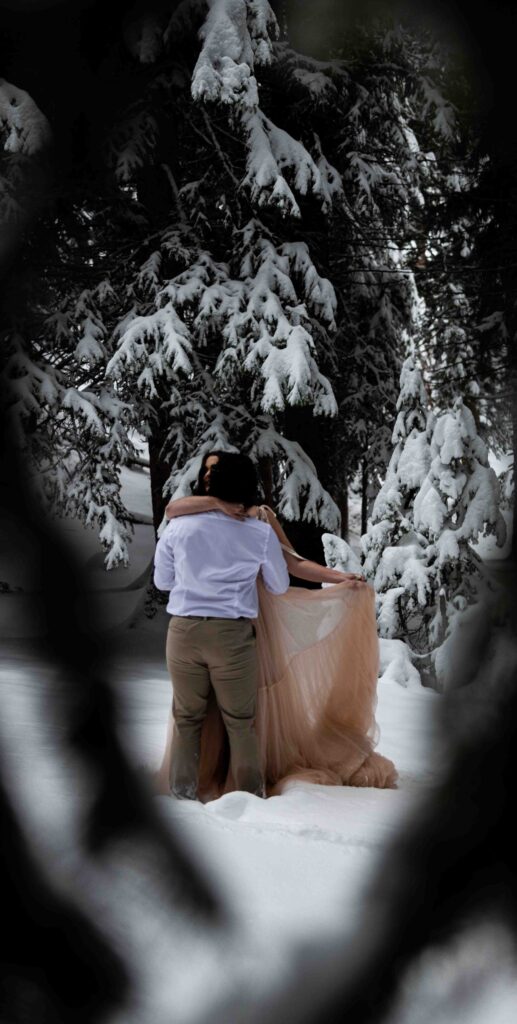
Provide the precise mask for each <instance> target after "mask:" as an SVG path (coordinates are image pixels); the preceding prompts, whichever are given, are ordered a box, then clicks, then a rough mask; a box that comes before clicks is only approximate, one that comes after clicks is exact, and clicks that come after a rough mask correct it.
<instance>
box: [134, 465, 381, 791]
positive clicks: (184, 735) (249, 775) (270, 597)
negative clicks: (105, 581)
mask: <svg viewBox="0 0 517 1024" xmlns="http://www.w3.org/2000/svg"><path fill="white" fill-rule="evenodd" d="M257 501H258V481H257V476H256V471H255V467H254V465H253V463H252V461H251V459H249V458H247V457H246V456H244V455H240V454H236V453H230V452H222V451H217V452H210V453H208V454H205V456H204V457H203V459H202V464H201V468H200V472H199V477H198V482H197V486H196V488H195V489H194V494H193V496H192V497H191V498H180V499H178V500H177V501H172V502H170V503H169V505H168V506H167V509H166V516H167V518H168V519H169V520H170V522H169V523H168V525H167V527H166V529H165V531H164V532H163V534H162V536H161V538H160V540H159V542H158V546H157V549H156V558H155V577H154V578H155V584H156V586H157V587H158V589H160V590H167V591H169V603H168V606H167V610H168V612H169V613H170V615H171V620H170V624H169V630H168V636H167V664H168V668H169V672H170V675H171V680H172V685H173V703H172V709H171V714H170V717H169V727H168V733H167V741H166V747H165V752H164V756H163V760H162V764H161V767H160V769H159V771H158V772H157V774H156V784H157V789H158V792H161V793H172V794H173V795H174V796H176V797H178V798H179V799H201V800H204V801H206V800H210V799H213V798H215V797H218V796H220V795H222V794H223V793H225V792H229V791H231V790H235V789H238V790H244V791H247V792H250V793H253V794H255V795H257V796H266V795H272V794H273V793H279V792H280V791H281V789H282V787H283V785H284V784H285V782H286V781H287V780H288V779H293V778H297V779H305V780H308V781H312V782H319V783H324V784H328V785H355V786H357V785H360V786H368V785H370V786H377V787H394V786H395V785H396V778H397V776H396V771H395V768H394V765H393V764H392V762H391V761H389V760H388V759H387V758H384V757H382V756H381V755H379V754H377V753H375V752H374V751H373V746H374V744H375V742H376V739H377V737H376V725H375V717H374V714H375V705H376V686H377V672H378V640H377V633H376V626H375V614H374V604H373V591H372V590H371V588H370V587H368V586H367V585H366V584H365V583H364V580H363V578H362V577H361V576H358V575H357V574H353V573H341V572H337V571H335V570H333V569H329V568H327V567H325V566H322V565H318V564H317V563H315V562H310V561H308V560H306V559H304V558H302V557H301V556H300V555H298V554H297V553H296V552H295V551H294V550H293V548H292V547H291V545H290V543H289V540H288V538H287V536H286V535H285V533H284V531H283V530H282V527H281V526H280V524H279V522H278V520H277V518H276V516H275V514H274V512H273V511H272V510H271V509H269V508H268V507H267V506H264V505H258V504H257ZM289 573H291V575H293V576H297V577H298V578H301V579H306V580H312V581H315V582H319V583H333V584H336V586H333V587H329V588H325V589H324V590H307V589H304V588H299V587H289Z"/></svg>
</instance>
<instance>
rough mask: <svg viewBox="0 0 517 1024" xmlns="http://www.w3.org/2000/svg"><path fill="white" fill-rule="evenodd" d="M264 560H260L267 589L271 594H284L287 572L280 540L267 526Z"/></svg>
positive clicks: (286, 585)
mask: <svg viewBox="0 0 517 1024" xmlns="http://www.w3.org/2000/svg"><path fill="white" fill-rule="evenodd" d="M267 532H268V536H267V541H266V548H265V551H264V561H263V562H262V566H261V568H262V578H263V580H264V583H265V585H266V588H267V590H270V591H271V593H272V594H285V592H286V590H287V588H288V587H289V573H288V571H287V565H286V563H285V558H284V556H283V554H282V548H281V547H280V541H279V540H278V537H277V535H276V533H275V531H274V530H273V529H272V527H271V526H269V527H268V531H267Z"/></svg>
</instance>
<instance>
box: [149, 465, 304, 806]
mask: <svg viewBox="0 0 517 1024" xmlns="http://www.w3.org/2000/svg"><path fill="white" fill-rule="evenodd" d="M255 492H256V474H255V468H254V466H253V463H252V462H251V460H250V459H248V458H247V457H246V456H243V455H236V454H233V453H226V452H225V453H224V454H223V455H221V457H220V458H219V461H218V464H217V466H215V467H214V470H213V473H212V481H211V487H210V493H211V494H212V495H213V496H214V497H218V498H222V499H223V500H225V501H231V502H239V503H242V504H243V505H245V506H249V505H252V504H255ZM259 573H262V579H263V581H264V584H265V586H266V587H267V589H268V590H270V591H272V592H273V593H274V594H283V593H284V592H285V591H286V590H287V588H288V586H289V574H288V572H287V566H286V562H285V559H284V556H283V554H282V549H281V547H280V543H279V541H278V538H277V536H276V534H275V532H274V530H272V528H271V527H270V526H269V524H268V523H264V522H261V521H260V520H258V519H255V518H248V519H245V520H243V521H240V520H238V519H235V518H232V517H231V516H227V515H225V513H224V512H218V511H215V512H202V513H200V514H196V515H189V516H182V517H178V518H177V519H172V520H171V521H170V523H169V524H168V526H167V528H166V530H165V531H164V533H163V534H162V536H161V538H160V540H159V542H158V545H157V548H156V556H155V570H154V582H155V585H156V587H158V589H159V590H168V591H170V594H169V603H168V605H167V611H168V612H169V613H170V614H171V620H170V624H169V630H168V636H167V665H168V668H169V672H170V674H171V678H172V683H173V691H174V700H173V714H174V736H173V743H172V759H171V776H170V783H171V791H172V793H173V795H174V796H176V797H179V798H180V799H191V800H192V799H196V797H197V784H198V774H199V751H200V738H201V728H202V725H203V720H204V718H205V714H206V709H207V702H208V697H209V694H210V689H211V687H213V689H214V691H215V696H216V699H217V703H218V705H219V708H220V711H221V715H222V718H223V721H224V724H225V727H226V731H227V734H228V739H229V742H230V752H231V766H232V772H233V777H234V782H235V785H236V788H237V789H241V790H245V791H247V792H250V793H255V794H256V795H258V796H264V795H265V791H264V780H263V777H262V771H261V767H260V760H259V753H258V744H257V737H256V733H255V706H256V693H257V664H256V652H255V629H254V626H253V623H252V621H251V620H252V619H254V618H256V617H257V615H258V596H257V583H256V581H257V576H258V574H259Z"/></svg>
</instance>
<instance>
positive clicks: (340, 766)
mask: <svg viewBox="0 0 517 1024" xmlns="http://www.w3.org/2000/svg"><path fill="white" fill-rule="evenodd" d="M258 587H259V607H260V611H259V616H258V619H257V620H256V633H257V658H258V694H257V713H256V722H255V725H256V731H257V736H258V741H259V749H260V754H261V759H262V768H263V773H264V778H265V780H266V789H267V794H268V796H274V795H277V794H279V793H281V792H282V789H283V788H284V786H285V785H286V783H287V782H290V781H292V780H293V779H297V780H303V781H306V782H313V783H319V784H320V785H329V786H374V787H377V788H385V789H386V788H389V789H395V788H396V784H397V772H396V769H395V766H394V764H393V762H392V761H390V760H389V759H388V758H386V757H383V756H382V755H381V754H378V753H377V752H376V751H375V750H374V747H375V746H376V744H377V742H378V729H377V725H376V721H375V711H376V705H377V677H378V670H379V642H378V638H377V627H376V621H375V610H374V592H373V590H372V588H371V587H369V586H367V585H364V586H361V587H352V586H350V584H348V583H340V584H337V585H336V586H332V587H325V588H324V589H322V590H307V589H304V588H301V587H290V588H289V590H288V591H287V592H286V593H285V594H280V595H276V594H271V593H269V591H267V590H266V589H265V587H264V586H263V585H262V584H261V583H260V581H259V583H258ZM173 724H174V723H173V717H172V708H171V713H170V715H169V723H168V729H167V739H166V744H165V751H164V755H163V759H162V762H161V765H160V768H159V769H158V770H157V771H156V772H155V773H154V776H153V788H154V790H155V792H157V793H160V794H169V793H170V789H169V768H170V759H171V746H172V737H173ZM234 789H235V786H234V783H233V778H232V772H231V764H230V752H229V745H228V740H227V736H226V732H225V729H224V725H223V721H222V718H221V715H220V712H219V709H218V707H217V703H216V701H215V696H214V695H213V693H212V695H211V698H210V701H209V706H208V711H207V716H206V718H205V721H204V724H203V729H202V734H201V754H200V773H199V791H198V792H199V798H200V800H202V801H204V802H206V801H208V800H212V799H216V798H217V797H219V796H222V795H223V794H224V793H229V792H231V791H232V790H234Z"/></svg>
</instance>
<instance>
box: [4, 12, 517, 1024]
mask: <svg viewBox="0 0 517 1024" xmlns="http://www.w3.org/2000/svg"><path fill="white" fill-rule="evenodd" d="M0 11H1V15H2V22H3V35H2V39H3V42H2V48H3V67H2V73H3V74H5V78H3V79H1V80H0V211H1V219H2V232H1V235H0V270H1V274H2V286H3V287H2V291H1V294H0V309H1V320H0V332H1V334H0V341H1V380H2V403H1V406H0V413H1V417H2V427H3V429H2V431H1V432H0V451H1V456H2V457H1V459H0V465H1V471H0V494H1V500H2V508H1V510H0V637H1V638H2V662H1V663H0V684H1V687H2V690H1V694H2V696H1V715H0V770H1V773H0V774H1V777H0V822H1V825H2V835H3V844H2V848H1V850H0V866H1V871H0V896H1V899H2V907H3V909H4V914H5V917H6V918H7V920H9V915H10V914H11V916H12V920H13V922H14V924H15V925H16V928H15V927H9V926H8V927H6V928H5V929H4V940H5V950H4V951H3V952H2V976H1V980H0V1005H1V1009H0V1016H2V1019H4V1018H5V1020H6V1021H9V1022H10V1024H11V1022H12V1024H18V1022H20V1024H21V1022H22V1021H23V1024H32V1022H34V1024H36V1022H37V1024H41V1021H49V1022H52V1024H54V1022H56V1024H61V1022H63V1024H64V1022H66V1024H68V1022H69V1021H70V1020H72V1019H73V1020H74V1022H78V1024H79V1022H82V1021H84V1022H85V1024H86V1022H90V1021H91V1022H92V1024H96V1022H97V1021H99V1020H106V1019H109V1020H110V1022H113V1024H116V1022H119V1021H120V1022H121V1024H122V1022H123V1024H133V1022H134V1024H148V1022H149V1021H152V1022H153V1024H162V1021H163V1024H169V1022H170V1020H171V1019H174V1020H177V1021H179V1022H181V1024H205V1021H210V1024H218V1022H219V1021H220V1022H221V1024H230V1022H231V1024H233V1021H235V1022H236V1024H237V1022H240V1021H245V1022H246V1024H253V1022H254V1021H255V1020H257V1021H259V1020H260V1021H263V1020H264V1019H265V1018H266V1019H268V1020H270V1021H271V1022H272V1024H274V1022H275V1021H277V1020H278V1021H282V1024H286V1022H288V1021H289V1022H290V1021H291V1020H292V1021H296V1024H301V1022H302V1021H307V1022H311V1024H312V1022H314V1024H317V1021H319V1020H325V1024H332V1022H333V1021H334V1020H335V1021H337V1020H343V1019H346V1020H347V1021H348V1022H350V1024H351V1022H353V1021H357V1022H358V1024H359V1022H361V1024H367V1022H368V1024H374V1022H375V1021H379V1024H381V1022H384V1024H405V1022H406V1021H407V1022H408V1024H415V1021H419V1022H421V1024H431V1022H435V1021H436V1020H437V1019H439V1020H440V1021H442V1022H443V1024H449V1022H450V1024H453V1022H455V1021H457V1020H458V1019H461V1020H468V1021H469V1024H485V1022H486V1021H487V1020H489V1021H491V1022H494V1024H508V1021H510V1020H512V1021H513V1020H514V1018H515V1007H516V1005H517V987H516V985H515V950H516V948H517V945H516V936H517V910H516V908H517V889H516V879H515V862H516V857H517V851H516V849H515V839H514V838H513V834H514V830H513V828H512V826H513V816H514V810H513V802H514V786H515V782H514V757H515V741H516V725H517V703H516V702H517V690H516V688H515V685H514V679H515V667H516V665H517V648H516V645H515V642H514V639H513V637H512V630H513V631H514V632H515V628H514V627H515V626H516V625H517V622H516V615H517V592H516V586H515V584H516V578H515V571H514V569H515V546H514V545H515V542H514V539H513V538H515V530H514V529H513V522H514V514H515V513H514V501H513V493H514V481H513V463H514V450H515V440H516V423H517V407H516V403H515V390H516V389H515V377H516V353H515V330H516V323H515V320H516V295H517V290H516V268H517V261H516V259H515V251H516V249H515V238H516V237H517V188H516V176H515V170H516V167H517V146H516V132H515V124H516V122H515V116H514V110H513V106H512V104H513V89H514V82H513V78H514V38H515V20H516V11H515V9H514V6H513V4H512V3H507V2H506V0H497V2H489V0H485V2H484V3H482V4H481V6H480V7H479V6H476V7H474V6H473V5H472V4H470V3H468V4H467V3H462V2H460V0H457V2H456V3H455V4H454V5H453V4H451V3H443V4H442V3H441V2H439V0H428V2H424V0H421V2H419V3H404V2H395V0H392V2H388V0H362V2H358V0H348V2H346V3H345V0H343V2H340V0H277V2H273V3H271V4H268V3H267V2H266V0H179V2H174V0H133V2H131V0H110V2H109V4H107V3H106V2H101V0H0ZM509 101H510V103H509ZM212 448H230V449H231V448H240V449H242V450H243V451H245V452H247V453H249V454H250V455H251V457H252V458H253V459H254V460H255V462H256V463H257V467H258V470H259V474H260V479H261V484H262V488H263V494H264V499H265V500H266V501H267V502H268V503H269V504H271V505H272V506H273V507H274V508H275V509H276V510H277V512H278V513H279V515H280V516H281V518H282V520H283V522H284V525H285V527H286V530H287V533H288V535H289V537H290V538H291V539H292V541H293V543H294V544H295V546H296V547H297V548H298V550H300V551H301V552H302V553H303V554H305V555H307V556H308V557H312V558H316V559H317V560H320V561H323V560H324V559H325V560H326V561H327V563H328V564H329V565H333V566H339V567H347V568H348V567H350V568H357V567H359V566H360V567H361V569H362V571H363V572H365V573H366V575H367V577H368V579H369V581H370V583H372V584H373V586H374V588H375V591H376V602H377V616H378V626H379V634H380V637H381V642H380V650H381V676H380V678H379V684H378V695H379V704H378V708H377V715H376V717H377V721H378V723H379V725H380V735H381V747H380V749H381V751H382V753H385V754H386V755H387V756H389V757H392V758H393V760H394V761H395V763H396V765H397V768H398V770H399V773H400V786H399V788H398V790H396V791H388V790H386V791H380V790H373V789H364V790H360V789H357V788H354V787H320V786H316V785H312V786H311V785H309V784H307V785H306V786H305V787H304V786H303V785H302V786H299V787H298V788H296V787H294V788H292V789H290V790H287V791H286V792H285V793H282V795H281V796H280V797H278V798H277V797H275V798H270V799H268V800H266V801H260V800H258V798H253V797H249V799H248V800H246V795H245V794H238V793H237V794H236V793H230V794H226V795H225V796H224V797H222V798H221V799H220V800H217V801H213V802H212V803H211V804H209V805H206V806H204V805H199V804H197V803H196V802H194V803H193V805H192V806H191V807H184V806H183V807H182V806H178V805H177V804H175V802H174V801H173V800H170V799H169V798H167V797H162V798H157V799H155V800H151V799H150V793H149V792H148V791H147V789H146V786H145V777H144V775H143V774H142V772H140V773H139V772H138V771H137V770H136V767H137V766H138V765H140V766H141V764H142V762H143V761H146V760H147V763H148V764H149V763H150V761H151V760H152V759H153V758H154V759H155V760H156V758H157V756H158V755H160V754H161V750H162V749H163V740H164V735H165V728H166V720H167V715H168V711H169V706H170V681H169V678H168V675H167V671H166V667H165V664H164V659H163V638H164V633H165V629H166V616H165V613H164V609H163V606H159V604H158V602H157V596H156V594H155V593H153V591H152V589H149V580H150V563H151V560H152V554H153V550H154V539H155V530H156V529H157V528H158V526H159V524H160V522H161V520H162V516H163V509H164V506H165V503H166V501H167V500H168V498H170V497H171V496H172V495H174V494H176V495H181V494H188V493H189V491H190V485H191V483H192V481H193V479H194V478H195V476H196V472H197V468H198V465H199V459H200V456H201V455H202V453H203V452H204V451H206V450H209V449H212ZM81 545H82V547H81ZM127 563H128V564H127ZM144 604H145V608H144ZM146 611H147V614H146ZM153 613H156V614H154V617H153ZM121 623H122V624H123V628H120V626H121ZM114 625H117V626H118V627H119V628H118V629H113V626H114ZM129 625H130V626H131V628H128V626H129ZM4 837H5V838H4ZM4 968H5V969H4Z"/></svg>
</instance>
